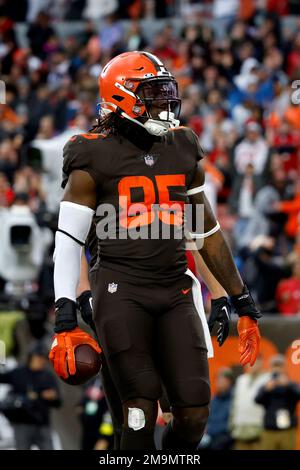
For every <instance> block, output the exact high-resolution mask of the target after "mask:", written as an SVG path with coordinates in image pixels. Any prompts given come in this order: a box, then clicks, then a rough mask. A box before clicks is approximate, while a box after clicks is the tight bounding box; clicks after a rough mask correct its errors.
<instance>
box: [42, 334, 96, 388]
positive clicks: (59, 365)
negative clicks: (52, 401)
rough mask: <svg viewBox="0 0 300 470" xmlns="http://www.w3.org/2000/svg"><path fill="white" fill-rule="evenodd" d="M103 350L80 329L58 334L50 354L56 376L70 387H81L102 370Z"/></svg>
mask: <svg viewBox="0 0 300 470" xmlns="http://www.w3.org/2000/svg"><path fill="white" fill-rule="evenodd" d="M100 354H101V348H100V347H99V345H98V344H97V342H96V341H95V340H94V339H93V338H92V337H91V336H90V335H89V334H87V333H85V332H84V331H83V330H81V329H80V328H78V327H77V328H75V329H74V330H71V331H64V332H62V333H57V334H56V335H55V336H54V341H53V343H52V346H51V350H50V353H49V359H50V361H51V363H52V365H53V367H54V370H55V372H56V374H57V375H58V376H59V377H60V378H61V379H62V380H63V381H64V382H66V383H68V384H70V385H81V384H84V383H85V382H88V381H89V380H90V379H91V378H93V377H94V376H95V375H97V374H98V372H99V371H100V369H101V356H100Z"/></svg>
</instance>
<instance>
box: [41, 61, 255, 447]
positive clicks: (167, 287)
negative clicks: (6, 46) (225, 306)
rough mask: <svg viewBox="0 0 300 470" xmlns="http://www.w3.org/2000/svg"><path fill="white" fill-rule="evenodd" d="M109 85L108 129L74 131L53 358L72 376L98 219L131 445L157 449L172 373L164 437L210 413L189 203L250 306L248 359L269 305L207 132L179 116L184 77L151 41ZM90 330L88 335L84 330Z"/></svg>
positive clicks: (101, 335)
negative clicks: (191, 263)
mask: <svg viewBox="0 0 300 470" xmlns="http://www.w3.org/2000/svg"><path fill="white" fill-rule="evenodd" d="M100 96H101V100H102V101H101V103H102V110H103V111H102V112H103V113H105V117H103V119H101V120H100V121H99V123H98V124H99V125H98V128H97V129H94V132H93V133H89V134H86V135H79V136H74V137H73V138H72V139H71V140H70V141H69V143H68V144H67V145H66V146H65V148H64V165H63V171H64V173H65V175H66V180H67V181H68V184H67V187H66V191H65V194H64V198H63V201H62V202H61V205H60V213H59V221H58V230H57V233H56V248H55V268H54V286H55V297H56V324H55V333H56V334H55V341H54V346H53V347H52V349H51V352H50V357H51V360H52V362H53V364H54V367H55V370H56V372H57V374H58V375H60V376H62V377H66V376H67V375H68V368H69V372H70V373H73V371H74V349H75V347H76V346H77V345H78V344H79V343H80V335H81V333H80V329H79V328H78V326H77V316H76V287H77V284H78V280H79V273H80V257H81V249H82V246H83V245H84V243H85V241H86V238H87V236H88V233H89V231H90V227H91V224H92V222H93V223H96V224H97V236H98V239H97V260H96V262H95V265H94V266H93V268H92V270H91V286H92V292H93V301H94V302H93V305H94V308H93V310H94V311H93V316H94V322H95V326H96V331H97V336H98V339H99V342H100V344H101V348H102V350H103V355H104V358H105V362H106V363H107V367H108V369H109V372H110V374H111V377H112V379H113V382H114V384H115V385H116V388H117V390H118V394H119V396H120V398H121V401H122V406H123V416H124V423H123V427H122V437H121V449H124V450H127V449H148V450H150V449H154V448H155V445H154V438H153V435H154V426H155V422H156V416H157V400H158V399H159V398H160V396H161V390H162V388H161V387H162V383H163V384H164V386H165V388H166V392H167V395H168V398H169V400H170V404H171V407H172V415H173V417H172V420H171V421H170V423H169V424H168V426H167V427H166V429H165V432H164V436H163V448H164V449H187V450H188V449H191V450H192V449H195V448H196V446H197V444H198V442H199V441H200V439H201V437H202V435H203V432H204V428H205V424H206V421H207V417H208V405H209V401H210V386H209V376H208V359H207V355H208V352H209V350H210V348H211V343H210V336H209V334H207V332H208V329H207V325H206V322H205V321H202V322H201V320H200V318H199V314H198V313H199V312H198V311H197V305H196V304H195V302H194V296H193V291H194V292H195V289H194V287H195V282H196V281H195V279H194V277H193V276H191V273H190V272H189V271H187V269H186V256H185V241H186V238H185V236H184V226H185V223H184V220H185V217H184V210H185V203H187V202H190V204H191V207H192V209H193V214H192V224H191V225H190V231H191V234H190V235H191V237H192V238H193V239H195V240H196V241H198V242H199V240H201V241H202V244H201V247H199V251H200V254H201V256H202V257H203V259H204V261H205V264H206V265H207V267H208V269H209V270H210V272H211V273H212V274H213V276H214V277H215V278H216V279H217V281H218V282H219V283H220V284H221V285H222V287H223V288H224V289H225V291H226V292H227V293H228V295H229V296H230V300H231V303H232V305H233V307H234V308H235V310H236V312H237V314H238V315H239V317H240V318H239V321H238V332H239V335H240V348H239V351H240V355H241V363H242V364H246V363H250V364H253V363H254V362H255V359H256V357H257V353H258V349H259V330H258V325H257V319H258V318H259V317H260V313H259V311H258V310H257V308H256V306H255V304H254V302H253V300H252V297H251V295H250V293H249V291H248V289H247V287H246V286H245V285H244V283H243V281H242V279H241V277H240V275H239V273H238V271H237V268H236V266H235V264H234V261H233V258H232V254H231V251H230V249H229V247H228V245H227V243H226V241H225V239H224V237H223V234H222V232H221V230H220V226H219V224H218V222H217V221H216V219H215V217H214V215H213V212H212V210H211V208H210V206H209V203H208V201H207V199H206V197H205V194H204V192H203V185H204V172H203V169H202V167H201V165H200V164H199V161H200V160H201V159H202V156H203V152H202V149H201V147H200V146H199V143H198V139H197V137H196V135H195V134H194V133H193V132H192V131H191V130H190V129H188V128H184V127H179V121H178V115H179V111H180V99H179V96H178V89H177V83H176V81H175V79H174V77H172V75H171V74H170V72H169V71H168V70H167V69H166V68H165V67H164V65H163V64H162V62H161V61H160V60H159V59H158V58H157V57H155V56H153V55H152V54H150V53H148V52H129V53H124V54H121V55H119V56H117V57H115V58H114V59H112V60H111V61H110V62H109V63H108V64H107V65H106V66H105V67H104V69H103V71H102V73H101V76H100ZM96 209H97V212H96V213H95V211H96ZM202 213H203V221H202V222H203V224H200V225H203V227H202V226H201V227H200V228H199V226H198V224H197V220H198V219H197V216H198V215H199V214H202ZM153 228H154V230H153ZM166 229H168V236H165V233H166ZM200 314H201V311H200ZM81 338H82V343H85V342H86V341H87V340H86V334H84V333H83V332H82V337H81ZM90 344H93V343H92V341H90ZM94 347H96V346H95V345H94ZM69 362H70V364H71V368H70V367H69Z"/></svg>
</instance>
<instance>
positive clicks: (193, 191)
mask: <svg viewBox="0 0 300 470" xmlns="http://www.w3.org/2000/svg"><path fill="white" fill-rule="evenodd" d="M203 191H204V184H203V185H202V186H197V188H192V189H188V190H187V192H186V194H187V195H188V196H194V194H198V193H202V192H203Z"/></svg>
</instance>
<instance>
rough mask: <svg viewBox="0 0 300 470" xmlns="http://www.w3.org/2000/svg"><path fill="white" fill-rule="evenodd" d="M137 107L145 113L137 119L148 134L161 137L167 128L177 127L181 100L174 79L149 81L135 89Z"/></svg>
mask: <svg viewBox="0 0 300 470" xmlns="http://www.w3.org/2000/svg"><path fill="white" fill-rule="evenodd" d="M135 94H136V96H137V102H136V104H137V106H138V105H139V104H140V105H143V107H144V108H145V112H144V114H143V116H141V117H139V118H138V121H140V122H141V123H142V124H143V126H144V127H145V128H146V129H147V131H148V132H149V133H150V134H154V135H163V134H166V132H167V131H168V129H169V128H172V127H176V126H178V125H179V120H178V117H179V114H180V106H181V100H180V98H179V97H178V86H177V83H176V81H175V80H174V79H157V78H153V79H149V80H146V81H143V82H141V83H140V85H139V86H138V87H137V89H136V92H135Z"/></svg>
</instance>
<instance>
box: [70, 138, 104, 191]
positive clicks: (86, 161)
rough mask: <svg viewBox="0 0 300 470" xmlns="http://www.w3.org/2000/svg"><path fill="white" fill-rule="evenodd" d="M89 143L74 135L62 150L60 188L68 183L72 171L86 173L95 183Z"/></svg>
mask: <svg viewBox="0 0 300 470" xmlns="http://www.w3.org/2000/svg"><path fill="white" fill-rule="evenodd" d="M91 157H92V152H91V148H90V145H89V141H88V140H87V139H85V138H84V137H82V136H81V135H74V136H73V137H71V139H70V140H69V141H68V142H67V143H66V145H65V146H64V149H63V168H62V184H61V185H62V187H63V188H64V187H65V186H66V184H67V182H68V178H69V176H70V174H71V173H72V171H74V170H82V171H86V172H87V173H89V174H90V175H91V177H92V178H93V179H94V180H95V181H96V172H95V169H94V166H93V159H92V158H91Z"/></svg>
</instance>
